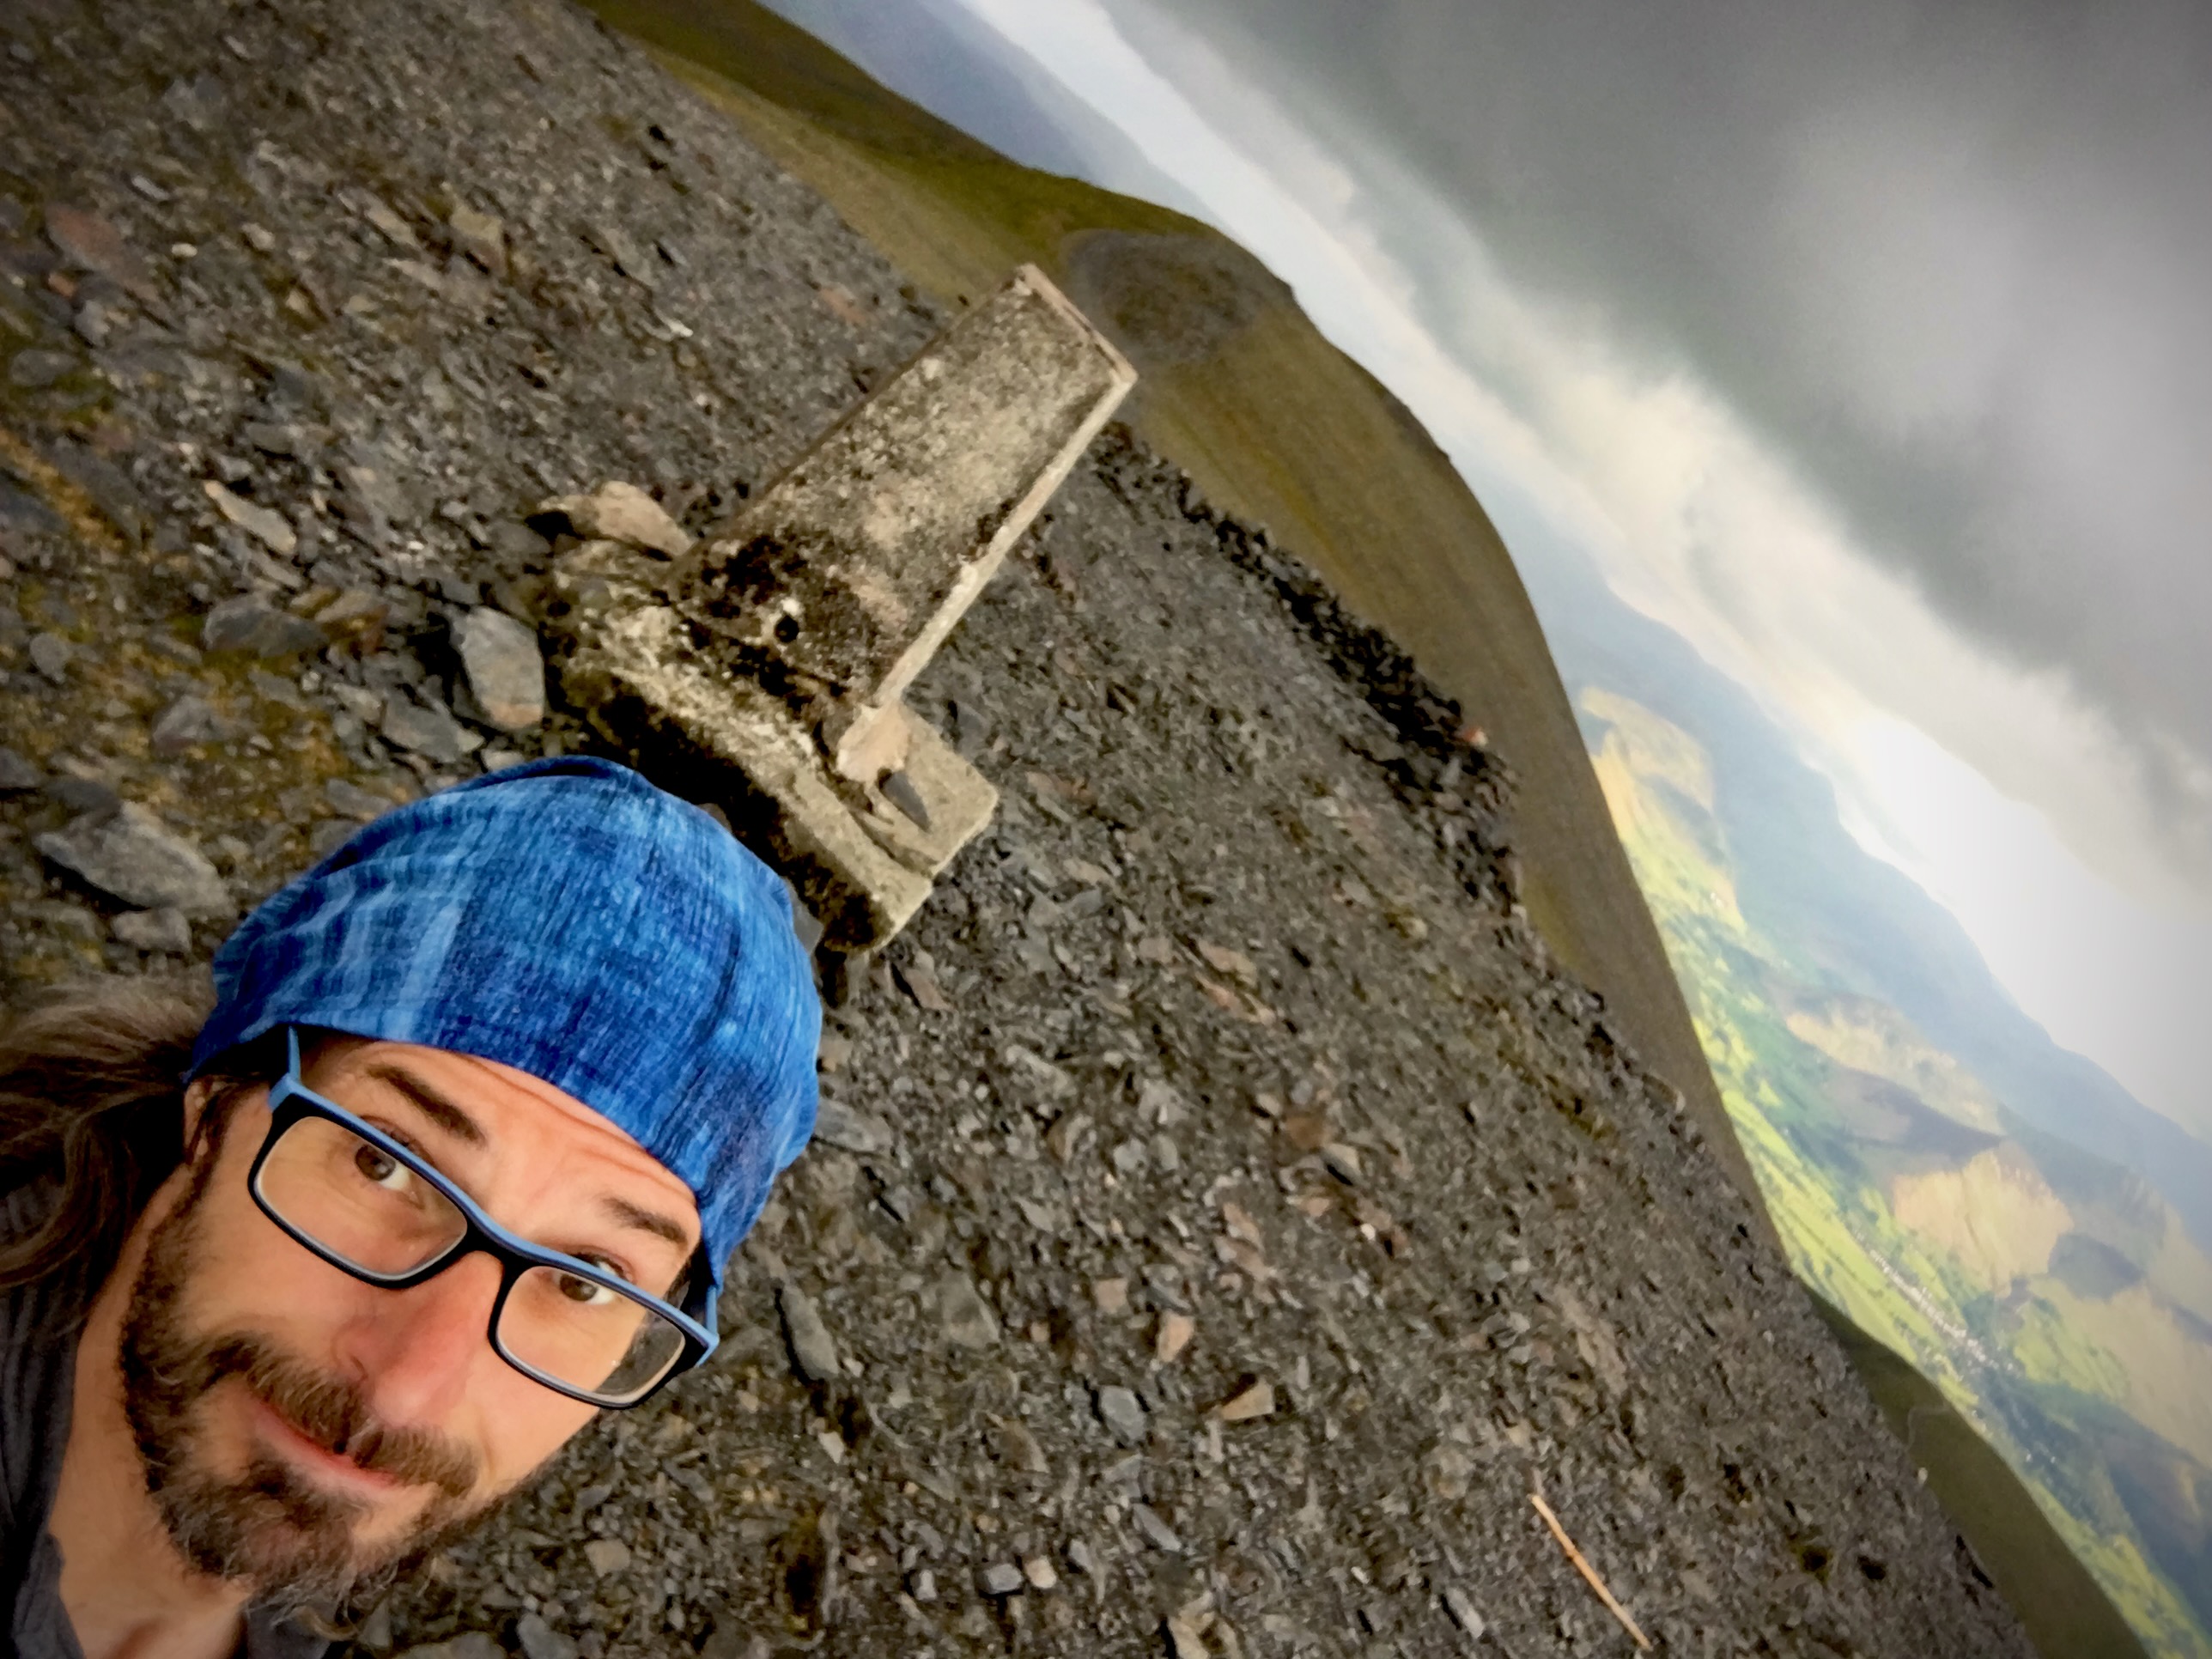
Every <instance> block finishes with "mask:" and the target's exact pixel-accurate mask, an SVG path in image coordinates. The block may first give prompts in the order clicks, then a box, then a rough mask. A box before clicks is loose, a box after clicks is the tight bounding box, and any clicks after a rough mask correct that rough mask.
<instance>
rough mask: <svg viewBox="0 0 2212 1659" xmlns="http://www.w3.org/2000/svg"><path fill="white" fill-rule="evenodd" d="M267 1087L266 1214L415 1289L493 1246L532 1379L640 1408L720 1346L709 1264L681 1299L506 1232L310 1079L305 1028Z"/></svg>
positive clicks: (515, 1342) (495, 1307)
mask: <svg viewBox="0 0 2212 1659" xmlns="http://www.w3.org/2000/svg"><path fill="white" fill-rule="evenodd" d="M286 1039H287V1044H288V1049H289V1063H288V1065H287V1066H286V1069H285V1073H284V1075H283V1079H280V1080H279V1081H278V1082H277V1083H276V1085H274V1086H273V1087H272V1088H271V1089H270V1091H269V1109H270V1115H271V1116H272V1117H273V1119H274V1120H275V1121H273V1122H271V1123H270V1126H269V1138H268V1139H266V1140H264V1142H263V1143H262V1146H261V1154H260V1156H259V1157H258V1158H255V1159H254V1161H253V1169H252V1173H251V1174H250V1175H249V1176H247V1184H248V1188H249V1189H250V1190H251V1191H252V1194H253V1201H254V1202H255V1203H257V1204H258V1205H259V1206H261V1209H262V1212H263V1213H264V1214H265V1215H266V1216H267V1217H268V1218H270V1220H271V1221H273V1222H275V1223H276V1225H278V1226H279V1227H282V1228H283V1230H284V1231H286V1232H287V1233H289V1234H290V1235H291V1236H292V1237H293V1238H295V1239H296V1240H297V1241H298V1242H299V1243H301V1244H303V1245H305V1246H306V1247H307V1249H310V1250H313V1252H314V1253H315V1254H316V1255H319V1256H320V1257H321V1258H322V1259H323V1260H324V1261H327V1262H329V1263H330V1264H331V1266H332V1267H340V1268H343V1269H344V1270H345V1271H346V1272H347V1273H351V1274H352V1275H353V1276H354V1277H355V1278H356V1279H361V1280H362V1282H364V1283H365V1284H369V1285H377V1286H379V1287H380V1288H382V1289H384V1290H390V1291H404V1290H410V1289H412V1288H413V1287H414V1286H416V1285H420V1284H422V1283H423V1282H424V1281H425V1280H426V1279H434V1278H435V1277H436V1276H437V1275H438V1274H440V1273H443V1272H445V1270H446V1269H447V1268H448V1267H452V1266H453V1264H454V1263H455V1262H457V1261H459V1260H461V1258H462V1257H464V1256H465V1255H472V1254H474V1253H475V1252H477V1251H479V1250H481V1251H483V1253H484V1254H485V1255H489V1256H491V1257H492V1258H493V1259H494V1260H495V1261H497V1262H498V1263H499V1264H500V1273H501V1277H500V1285H499V1295H498V1297H497V1298H496V1299H495V1300H494V1302H493V1303H492V1307H491V1322H490V1327H489V1333H488V1334H489V1337H490V1340H491V1346H492V1348H493V1350H494V1351H495V1352H497V1353H498V1355H499V1357H500V1358H502V1359H504V1360H505V1361H507V1364H510V1365H512V1366H513V1367H514V1368H515V1370H519V1371H520V1372H521V1373H522V1374H523V1375H524V1376H527V1377H530V1378H532V1380H533V1381H535V1382H538V1383H544V1385H545V1386H546V1387H547V1388H549V1389H554V1390H555V1391H556V1392H557V1393H560V1394H564V1395H568V1397H569V1398H570V1399H572V1400H580V1401H584V1402H586V1404H588V1405H593V1406H605V1407H614V1408H616V1409H618V1410H619V1409H623V1408H627V1407H631V1406H635V1405H639V1404H641V1403H642V1402H643V1401H645V1400H646V1399H647V1398H648V1397H649V1396H651V1395H653V1393H654V1392H655V1391H656V1390H657V1389H659V1388H661V1387H662V1386H663V1385H664V1384H665V1383H667V1382H668V1380H669V1379H670V1378H671V1377H673V1376H680V1375H681V1374H682V1373H684V1372H685V1371H688V1370H690V1369H691V1368H692V1367H693V1366H695V1365H696V1364H699V1362H700V1361H702V1359H704V1358H706V1357H707V1356H708V1354H709V1353H712V1352H714V1344H715V1341H716V1337H715V1333H714V1285H713V1282H712V1280H711V1279H709V1278H708V1273H707V1272H706V1267H705V1262H704V1261H703V1260H702V1258H699V1257H696V1256H695V1257H694V1258H693V1261H692V1262H691V1264H690V1267H689V1268H688V1269H687V1270H686V1273H685V1279H684V1291H683V1297H682V1305H681V1306H680V1307H678V1306H676V1305H672V1304H670V1303H668V1302H665V1301H663V1300H662V1299H661V1298H659V1297H654V1296H648V1295H647V1293H646V1292H644V1291H641V1290H640V1289H638V1288H637V1286H635V1285H632V1284H629V1282H627V1281H626V1280H624V1279H622V1278H621V1277H620V1276H619V1275H617V1274H616V1273H611V1272H609V1271H608V1270H607V1269H605V1267H596V1266H594V1265H593V1264H592V1263H591V1262H588V1261H580V1260H578V1259H577V1258H576V1257H574V1256H572V1255H562V1253H561V1252H560V1251H558V1250H549V1249H544V1247H542V1246H540V1245H537V1244H533V1243H531V1242H530V1241H529V1240H528V1239H526V1238H521V1237H517V1236H516V1235H515V1234H513V1233H511V1232H509V1231H507V1230H506V1229H505V1228H504V1227H501V1225H499V1224H498V1223H497V1222H495V1221H494V1220H493V1219H492V1218H490V1217H489V1216H488V1215H486V1214H485V1213H484V1212H483V1210H482V1209H481V1208H480V1207H478V1206H477V1203H476V1201H475V1200H472V1199H471V1198H470V1197H469V1195H468V1194H466V1193H464V1192H463V1191H462V1190H461V1189H460V1188H459V1187H457V1186H455V1185H454V1184H453V1182H452V1180H451V1179H450V1178H448V1177H447V1176H445V1175H444V1174H442V1173H441V1172H440V1171H439V1170H437V1169H436V1168H435V1167H434V1166H433V1165H431V1164H428V1163H427V1162H426V1161H424V1159H423V1158H422V1155H421V1154H420V1153H418V1152H415V1151H414V1150H413V1149H412V1148H410V1147H409V1146H406V1145H405V1144H404V1143H403V1142H401V1141H399V1140H398V1139H394V1138H393V1137H392V1136H391V1135H388V1134H386V1133H384V1131H382V1130H381V1129H379V1128H378V1127H376V1126H375V1125H374V1124H373V1123H368V1122H365V1121H362V1119H361V1118H359V1117H356V1115H354V1114H353V1113H351V1112H349V1111H348V1110H347V1109H345V1108H344V1107H343V1106H341V1105H339V1104H337V1103H336V1102H335V1101H331V1100H326V1099H325V1098H324V1097H322V1096H320V1095H319V1094H317V1093H316V1092H315V1091H313V1090H312V1089H310V1088H308V1087H307V1085H306V1084H305V1083H303V1082H302V1081H301V1078H300V1034H299V1031H298V1030H297V1029H296V1028H295V1029H292V1030H288V1031H287V1032H286Z"/></svg>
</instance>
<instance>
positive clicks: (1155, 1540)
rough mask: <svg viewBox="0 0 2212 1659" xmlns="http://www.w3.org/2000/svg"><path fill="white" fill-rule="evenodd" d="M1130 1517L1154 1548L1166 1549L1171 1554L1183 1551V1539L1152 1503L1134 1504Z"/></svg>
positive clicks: (1178, 1553) (1131, 1507) (1131, 1506)
mask: <svg viewBox="0 0 2212 1659" xmlns="http://www.w3.org/2000/svg"><path fill="white" fill-rule="evenodd" d="M1129 1518H1130V1519H1131V1520H1132V1521H1134V1522H1136V1523H1137V1530H1138V1531H1139V1532H1140V1533H1142V1534H1144V1535H1145V1541H1146V1543H1147V1544H1150V1545H1151V1546H1152V1547H1153V1548H1154V1549H1156V1550H1164V1551H1165V1552H1166V1553H1168V1554H1170V1555H1181V1554H1182V1538H1181V1537H1180V1536H1179V1535H1178V1534H1176V1529H1175V1528H1173V1527H1171V1526H1170V1525H1168V1523H1167V1522H1165V1521H1164V1520H1163V1519H1162V1518H1161V1517H1160V1514H1159V1511H1158V1510H1155V1509H1154V1508H1153V1507H1152V1505H1151V1504H1131V1505H1129Z"/></svg>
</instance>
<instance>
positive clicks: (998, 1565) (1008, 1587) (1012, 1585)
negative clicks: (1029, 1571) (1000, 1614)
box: [975, 1561, 1029, 1595]
mask: <svg viewBox="0 0 2212 1659" xmlns="http://www.w3.org/2000/svg"><path fill="white" fill-rule="evenodd" d="M1028 1582H1029V1581H1028V1580H1027V1579H1026V1578H1024V1577H1022V1570H1021V1569H1020V1568H1019V1567H1018V1566H1016V1565H1013V1563H1012V1562H1011V1561H994V1562H992V1563H991V1564H990V1565H988V1566H986V1567H981V1568H978V1569H977V1570H976V1573H975V1588H976V1589H979V1590H981V1591H982V1593H983V1594H984V1595H1018V1594H1019V1593H1020V1591H1021V1589H1022V1586H1023V1585H1024V1584H1026V1583H1028Z"/></svg>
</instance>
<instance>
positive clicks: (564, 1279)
mask: <svg viewBox="0 0 2212 1659" xmlns="http://www.w3.org/2000/svg"><path fill="white" fill-rule="evenodd" d="M560 1285H561V1294H562V1295H563V1296H565V1297H568V1300H570V1301H571V1302H578V1303H581V1304H584V1305H586V1307H598V1306H600V1305H603V1304H606V1303H609V1302H611V1301H613V1300H614V1299H615V1293H614V1292H613V1291H611V1290H609V1289H608V1288H607V1287H606V1286H605V1285H595V1284H593V1283H592V1281H591V1280H590V1279H583V1278H580V1277H578V1276H577V1275H576V1274H574V1273H562V1275H561V1279H560Z"/></svg>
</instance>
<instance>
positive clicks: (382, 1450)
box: [197, 1332, 482, 1500]
mask: <svg viewBox="0 0 2212 1659" xmlns="http://www.w3.org/2000/svg"><path fill="white" fill-rule="evenodd" d="M197 1369H198V1370H200V1372H201V1374H202V1379H203V1384H204V1386H208V1385H212V1384H214V1383H217V1382H219V1381H221V1380H222V1378H224V1377H235V1378H236V1379H237V1380H238V1381H239V1382H240V1383H242V1384H243V1385H244V1386H245V1387H246V1389H247V1390H248V1391H249V1392H250V1393H252V1395H254V1396H255V1398H257V1399H258V1400H259V1401H261V1402H262V1403H263V1404H264V1405H265V1406H267V1407H269V1408H270V1410H271V1411H273V1412H275V1413H276V1415H277V1416H279V1417H281V1418H283V1419H284V1420H285V1421H286V1422H287V1423H289V1424H290V1425H292V1426H293V1427H294V1428H295V1429H297V1430H298V1431H300V1432H301V1434H303V1435H305V1436H306V1437H307V1438H308V1439H310V1440H312V1441H313V1442H314V1443H316V1444H317V1445H319V1446H323V1447H325V1448H326V1449H329V1450H331V1451H333V1452H335V1453H337V1455H339V1456H341V1457H345V1458H349V1459H350V1460H352V1462H353V1463H354V1464H355V1465H356V1467H357V1468H362V1469H363V1470H366V1471H367V1472H368V1473H369V1474H380V1475H382V1476H384V1477H385V1478H386V1479H387V1480H395V1481H397V1482H398V1483H399V1484H401V1485H402V1486H435V1487H436V1488H437V1489H438V1490H439V1491H441V1492H444V1493H445V1494H446V1495H447V1497H449V1498H454V1499H456V1500H459V1499H465V1498H467V1497H468V1496H469V1495H470V1493H471V1492H474V1491H475V1490H476V1487H477V1480H478V1479H479V1477H480V1475H481V1474H482V1467H481V1465H480V1464H479V1462H478V1461H477V1458H476V1456H475V1455H473V1454H472V1453H471V1452H470V1451H469V1450H468V1449H467V1448H466V1447H465V1446H463V1445H461V1444H460V1443H458V1442H456V1441H453V1440H451V1439H449V1438H447V1437H446V1436H444V1435H441V1434H438V1433H436V1432H435V1431H431V1430H428V1429H419V1428H409V1427H405V1426H395V1425H390V1424H386V1423H383V1422H380V1420H379V1419H378V1418H377V1416H376V1413H375V1412H374V1411H373V1410H372V1409H371V1408H370V1407H369V1405H368V1401H366V1400H364V1399H363V1398H362V1393H361V1390H360V1389H357V1388H356V1387H354V1386H353V1385H352V1384H351V1383H347V1382H345V1381H344V1380H343V1379H342V1378H339V1377H335V1376H327V1375H325V1374H324V1373H323V1372H320V1371H318V1370H315V1368H314V1367H313V1366H312V1365H309V1364H307V1363H305V1362H304V1361H302V1360H300V1359H297V1358H294V1357H293V1356H292V1355H290V1354H288V1353H285V1352H283V1351H282V1350H281V1349H279V1348H277V1347H276V1346H274V1345H272V1344H270V1343H269V1342H267V1341H265V1340H263V1339H261V1338H259V1337H258V1336H254V1335H252V1334H249V1333H243V1332H241V1333H238V1334H233V1335H229V1336H226V1337H221V1338H217V1339H216V1340H213V1341H212V1342H210V1343H209V1344H208V1345H207V1346H205V1347H204V1349H203V1350H202V1352H201V1355H200V1364H199V1366H198V1367H197Z"/></svg>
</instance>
